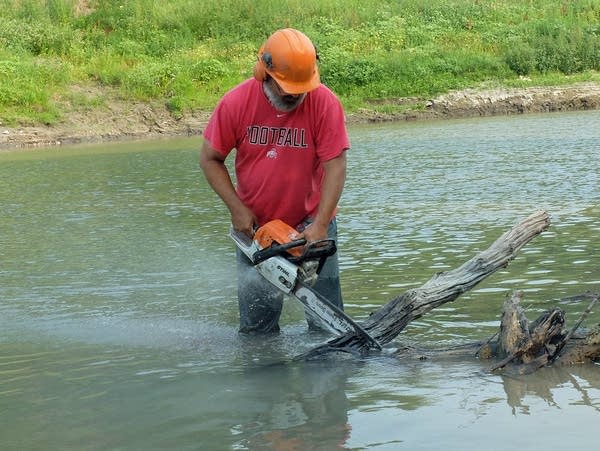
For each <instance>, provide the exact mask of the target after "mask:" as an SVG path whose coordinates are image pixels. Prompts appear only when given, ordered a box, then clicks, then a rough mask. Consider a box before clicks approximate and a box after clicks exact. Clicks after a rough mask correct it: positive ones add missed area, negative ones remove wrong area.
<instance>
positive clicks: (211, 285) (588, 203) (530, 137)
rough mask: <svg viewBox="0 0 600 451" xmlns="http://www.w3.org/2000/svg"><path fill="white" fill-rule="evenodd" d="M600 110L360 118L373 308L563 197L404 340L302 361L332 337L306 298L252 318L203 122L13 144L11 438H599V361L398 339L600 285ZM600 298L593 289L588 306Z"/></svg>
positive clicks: (572, 310) (29, 441)
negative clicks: (505, 262)
mask: <svg viewBox="0 0 600 451" xmlns="http://www.w3.org/2000/svg"><path fill="white" fill-rule="evenodd" d="M599 125H600V112H579V113H568V114H548V115H529V116H518V117H500V118H485V119H469V120H455V121H440V122H417V123H398V124H382V125H369V126H354V127H352V128H351V130H350V132H351V140H352V145H353V149H352V150H351V153H350V154H349V174H348V182H347V186H346V190H345V192H344V195H343V199H342V203H341V208H340V213H339V216H338V220H339V227H340V242H339V248H340V263H341V270H342V288H343V291H344V294H345V302H346V310H347V311H348V313H349V314H350V315H351V316H353V317H354V318H356V319H359V320H360V319H364V318H365V317H367V316H368V315H369V314H370V312H372V311H374V310H375V309H377V308H378V307H379V306H381V305H383V304H385V303H386V302H388V301H389V300H390V299H392V298H393V297H394V296H396V295H399V294H400V293H402V292H403V291H405V290H406V289H408V288H411V287H416V286H420V285H421V284H423V283H424V282H425V281H426V280H428V279H429V278H430V277H431V276H432V275H433V274H435V273H436V272H438V271H443V270H446V269H450V268H454V267H456V266H458V265H460V264H461V263H463V262H464V261H466V260H467V259H469V258H471V257H472V256H473V255H475V254H476V253H477V252H479V251H481V250H483V249H485V248H487V247H488V246H489V245H490V244H491V243H492V242H493V241H494V240H495V239H496V238H498V237H499V236H500V235H501V234H502V233H503V232H504V231H506V230H507V229H508V228H510V227H511V226H512V225H514V224H515V223H516V222H518V221H520V220H521V219H523V218H524V217H526V216H527V215H529V214H530V213H532V212H533V211H535V210H537V209H540V208H541V209H545V210H547V211H548V212H549V213H550V214H551V215H552V225H551V227H550V229H549V230H548V231H547V232H545V233H543V234H542V235H541V236H539V237H537V238H535V239H534V240H533V241H532V242H531V243H529V244H528V245H527V246H526V247H525V248H524V249H523V250H522V251H521V253H520V254H519V256H518V257H517V259H516V260H515V261H513V262H512V263H511V264H510V265H509V266H508V268H506V269H503V270H501V271H499V272H497V273H496V274H494V275H492V276H491V277H489V278H488V279H486V280H485V281H484V282H482V283H481V284H480V285H478V286H477V287H475V289H473V290H472V291H470V292H468V293H465V294H464V295H463V296H461V297H460V298H459V299H458V300H457V301H455V302H453V303H451V304H446V305H444V306H442V307H440V308H438V309H436V310H434V311H432V312H430V313H429V314H428V315H426V316H425V317H423V318H421V319H420V320H418V321H414V322H413V323H411V324H410V325H409V326H408V327H407V328H406V329H405V330H404V331H403V332H402V333H401V334H400V336H399V337H398V338H397V340H395V341H394V342H393V343H392V345H391V346H390V347H389V348H388V349H386V352H385V353H384V355H381V356H375V357H371V358H368V359H365V360H357V359H353V358H348V357H346V358H344V357H339V356H338V357H332V358H330V359H326V360H324V361H319V362H310V363H293V364H292V363H286V362H288V361H289V359H290V358H291V357H293V356H295V355H298V354H300V353H301V352H304V351H306V350H308V349H310V348H311V347H313V346H315V345H317V344H319V343H321V342H322V340H323V339H324V337H323V336H321V335H318V334H309V333H308V332H307V331H306V326H305V323H304V320H303V314H302V310H301V308H300V307H299V306H298V305H296V304H294V303H287V304H286V305H285V311H284V314H283V317H282V321H281V324H282V333H281V334H280V335H279V336H277V337H270V338H266V339H265V338H248V337H241V336H238V334H237V332H236V330H237V301H236V296H235V290H236V287H235V272H234V265H233V247H232V243H231V242H230V239H229V238H228V237H227V230H228V225H227V223H226V220H225V219H226V218H227V215H226V210H225V208H224V207H223V206H222V205H221V203H220V202H219V201H218V199H217V198H216V196H215V195H214V194H213V193H212V192H211V191H210V189H209V188H208V187H207V185H206V183H205V181H204V180H203V178H202V175H201V173H200V171H199V169H198V168H197V149H198V147H199V144H200V139H199V138H191V139H177V140H168V141H154V142H135V143H126V144H103V145H88V146H77V147H68V148H60V149H45V150H35V151H18V152H17V151H14V152H12V151H11V152H4V153H0V180H1V185H0V214H1V220H0V448H1V449H3V450H4V449H6V450H37V449H40V450H42V449H43V450H68V449H73V450H82V449H85V450H125V449H131V450H134V449H135V450H138V449H145V450H152V449H178V450H195V449H198V450H244V449H248V450H265V449H276V450H282V449H298V450H305V449H306V450H309V449H316V450H330V449H377V450H396V449H407V450H439V449H442V448H443V449H446V450H479V449H486V450H503V449H507V448H508V447H511V446H519V447H520V448H521V449H526V450H533V449H542V448H543V447H546V448H547V449H558V448H564V447H566V446H569V447H572V446H578V445H579V446H584V447H588V448H590V446H593V447H595V446H596V438H595V434H594V432H595V430H594V429H593V427H594V426H595V424H596V423H597V421H598V411H599V410H600V369H599V368H598V366H597V365H584V366H581V367H575V368H569V369H564V368H547V369H543V370H541V371H539V372H537V373H535V374H533V375H529V376H522V377H507V376H502V375H500V374H491V373H490V372H489V371H488V368H489V363H487V362H481V361H478V360H476V359H474V358H472V359H471V358H466V359H465V358H455V357H448V358H443V359H441V358H440V359H432V360H427V361H419V360H412V359H409V358H403V359H398V358H394V357H392V356H391V353H392V351H393V349H394V348H395V347H398V346H402V345H405V344H412V345H418V346H424V347H428V346H429V347H444V346H447V345H453V344H460V343H467V342H471V341H476V340H480V339H483V338H487V337H489V336H491V335H492V334H493V333H494V332H495V331H496V330H497V327H498V321H499V316H500V309H501V306H502V302H503V300H504V298H505V296H506V295H507V293H510V292H511V291H512V290H515V289H521V290H523V291H524V293H525V307H526V308H527V314H528V316H529V317H530V319H533V318H535V317H536V316H537V315H538V314H539V313H540V312H542V311H543V310H545V309H547V308H550V307H553V306H556V305H560V306H561V307H562V308H564V309H565V310H566V312H567V321H568V323H570V324H573V323H574V322H575V321H576V319H577V318H578V317H579V315H581V313H582V312H583V311H584V309H585V308H586V307H587V303H586V302H583V301H569V302H560V299H561V298H565V297H568V296H573V295H576V294H580V293H583V292H585V291H588V290H589V291H593V292H598V291H600V257H599V255H600V205H599V200H600V187H599V186H600V184H599V180H598V178H599V176H598V173H599V172H600V160H599V158H598V155H599V151H600V140H599V132H598V130H599V129H600V128H599ZM599 321H600V318H599V317H598V314H597V313H596V312H594V313H592V315H591V316H590V318H589V319H588V321H587V322H586V324H588V325H593V324H597V323H598V322H599Z"/></svg>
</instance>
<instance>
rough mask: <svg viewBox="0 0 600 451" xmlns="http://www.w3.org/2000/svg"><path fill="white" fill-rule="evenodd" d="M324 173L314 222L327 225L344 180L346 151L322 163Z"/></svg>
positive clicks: (340, 194) (342, 188)
mask: <svg viewBox="0 0 600 451" xmlns="http://www.w3.org/2000/svg"><path fill="white" fill-rule="evenodd" d="M323 167H324V170H325V175H324V178H323V185H322V187H321V200H320V203H319V209H318V210H317V215H316V217H315V220H314V221H315V222H316V223H318V224H319V225H321V226H327V225H328V224H329V222H330V221H331V218H332V217H333V214H334V212H335V209H336V207H337V205H338V202H339V200H340V198H341V196H342V191H343V190H344V183H345V181H346V152H344V153H343V154H342V155H340V156H339V157H337V158H334V159H333V160H329V161H327V162H325V163H324V165H323Z"/></svg>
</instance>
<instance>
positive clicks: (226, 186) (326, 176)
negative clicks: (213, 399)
mask: <svg viewBox="0 0 600 451" xmlns="http://www.w3.org/2000/svg"><path fill="white" fill-rule="evenodd" d="M234 148H235V149H236V156H235V175H236V180H237V187H235V188H234V186H233V183H232V179H231V177H230V175H229V172H228V170H227V168H226V166H225V159H226V158H227V156H228V154H229V153H230V152H231V151H232V150H233V149H234ZM348 148H349V140H348V135H347V131H346V125H345V119H344V111H343V109H342V106H341V104H340V102H339V100H338V99H337V97H336V96H335V95H334V94H333V93H332V92H331V91H330V90H329V89H328V88H327V87H325V86H324V85H322V84H321V83H320V78H319V70H318V67H317V54H316V50H315V47H314V45H313V44H312V42H311V41H310V39H309V38H308V37H307V36H306V35H304V34H303V33H301V32H300V31H298V30H295V29H292V28H286V29H282V30H278V31H276V32H275V33H273V34H272V35H271V36H270V37H269V38H268V39H267V40H266V41H265V43H264V44H263V46H262V47H261V49H260V51H259V53H258V60H257V62H256V65H255V67H254V77H253V78H250V79H248V80H246V81H244V82H242V83H241V84H240V85H238V86H236V87H235V88H233V89H232V90H231V91H229V92H228V93H226V94H225V96H224V97H223V98H222V99H221V101H220V102H219V104H218V105H217V107H216V108H215V111H214V112H213V114H212V116H211V118H210V120H209V122H208V124H207V126H206V129H205V130H204V142H203V145H202V149H201V151H200V167H201V168H202V170H203V172H204V175H205V177H206V179H207V181H208V183H209V184H210V186H211V187H212V188H213V190H214V191H215V192H216V193H217V194H218V195H219V196H220V197H221V199H222V200H223V202H224V203H225V205H226V206H227V208H228V209H229V212H230V214H231V223H232V226H233V228H234V229H235V230H237V231H241V232H244V233H246V234H247V235H248V236H253V234H254V229H255V228H256V227H257V226H260V225H262V224H264V223H266V222H268V221H270V220H272V219H281V220H282V221H284V222H285V223H287V224H289V225H291V226H292V227H295V228H296V229H297V230H298V236H297V237H296V238H301V237H304V238H305V239H306V240H307V242H313V241H317V240H321V239H325V238H327V237H329V238H334V239H335V238H336V237H337V226H336V222H335V214H336V209H337V204H338V201H339V199H340V196H341V194H342V190H343V187H344V181H345V177H346V150H347V149H348ZM237 260H238V302H239V310H240V332H244V333H252V332H255V333H267V332H278V331H279V316H280V314H281V309H282V303H283V296H282V295H281V293H279V292H278V291H277V290H276V289H275V288H273V287H272V286H271V285H270V284H269V283H268V282H267V281H266V280H264V279H262V277H260V276H259V275H258V273H257V272H256V270H255V269H254V268H252V266H251V264H250V262H249V260H248V259H247V258H246V257H245V256H244V255H243V254H242V253H241V252H240V251H239V250H238V254H237ZM314 289H315V290H316V291H318V292H320V293H321V294H322V295H324V296H325V297H326V298H327V299H328V300H330V301H331V302H332V303H334V304H336V305H337V306H338V307H340V308H343V304H342V296H341V290H340V281H339V269H338V260H337V255H334V256H332V257H329V258H328V259H327V262H326V263H325V265H324V266H323V269H322V270H321V273H320V274H319V279H318V280H317V282H316V284H315V285H314ZM307 320H308V323H309V326H310V327H311V328H313V327H316V328H318V324H317V323H316V322H315V321H314V320H313V319H312V318H311V317H310V316H308V315H307Z"/></svg>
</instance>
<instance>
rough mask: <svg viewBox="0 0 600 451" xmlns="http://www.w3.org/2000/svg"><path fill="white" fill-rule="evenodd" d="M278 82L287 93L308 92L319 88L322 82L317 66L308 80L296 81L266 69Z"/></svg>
mask: <svg viewBox="0 0 600 451" xmlns="http://www.w3.org/2000/svg"><path fill="white" fill-rule="evenodd" d="M266 72H267V73H268V74H269V75H270V76H271V77H273V79H274V80H275V81H276V82H277V84H278V85H279V87H280V88H281V89H282V90H284V91H285V92H286V93H287V94H306V93H307V92H310V91H312V90H314V89H317V88H318V87H319V85H320V84H321V77H320V75H319V69H318V68H317V67H315V71H314V73H313V76H312V77H311V78H310V80H308V81H302V82H294V81H292V80H282V79H281V78H280V77H278V76H277V72H271V71H269V70H267V71H266Z"/></svg>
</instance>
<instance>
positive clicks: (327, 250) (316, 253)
mask: <svg viewBox="0 0 600 451" xmlns="http://www.w3.org/2000/svg"><path fill="white" fill-rule="evenodd" d="M300 246H305V248H304V252H302V254H301V255H300V256H298V257H294V256H292V255H291V254H289V253H288V252H287V251H288V250H290V249H293V248H296V247H300ZM336 251H337V247H336V245H335V240H333V239H330V238H328V239H324V240H318V241H313V242H311V243H309V244H308V245H307V244H306V239H304V238H300V239H299V240H294V241H290V242H288V243H284V244H272V245H271V246H270V247H268V248H266V249H261V250H259V251H256V252H255V253H254V254H253V255H252V263H253V264H255V265H258V264H259V263H260V262H263V261H265V260H267V259H268V258H271V257H275V256H277V255H281V256H283V257H285V258H287V259H288V260H289V261H291V262H292V263H301V262H303V261H305V260H319V259H325V258H327V257H329V256H331V255H333V254H335V253H336Z"/></svg>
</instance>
